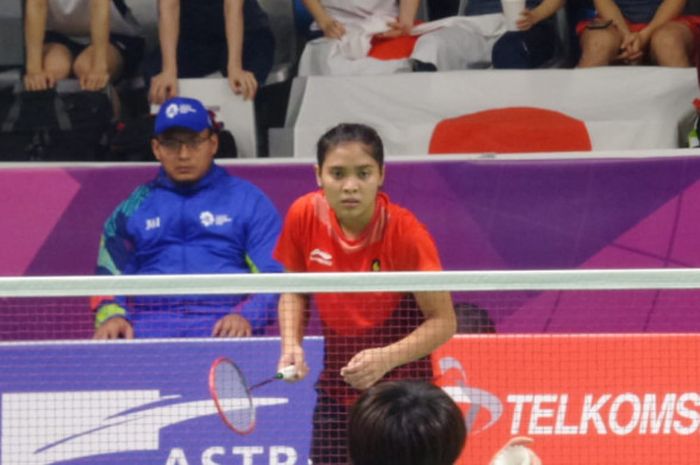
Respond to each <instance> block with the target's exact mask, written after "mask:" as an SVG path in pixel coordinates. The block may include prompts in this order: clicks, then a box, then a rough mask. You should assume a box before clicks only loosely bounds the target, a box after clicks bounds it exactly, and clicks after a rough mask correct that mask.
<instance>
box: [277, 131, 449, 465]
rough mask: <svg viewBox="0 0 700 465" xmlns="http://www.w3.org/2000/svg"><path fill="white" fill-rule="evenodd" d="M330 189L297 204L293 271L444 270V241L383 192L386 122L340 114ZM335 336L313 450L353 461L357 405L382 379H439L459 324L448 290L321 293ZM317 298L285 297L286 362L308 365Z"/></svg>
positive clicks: (325, 174)
mask: <svg viewBox="0 0 700 465" xmlns="http://www.w3.org/2000/svg"><path fill="white" fill-rule="evenodd" d="M315 169H316V179H317V181H318V185H319V187H320V190H318V191H315V192H311V193H309V194H306V195H304V196H302V197H300V198H299V199H297V200H296V201H295V202H294V204H293V205H292V206H291V207H290V210H289V212H288V214H287V217H286V219H285V224H284V227H283V231H282V234H281V236H280V239H279V242H278V244H277V248H276V250H275V258H276V259H277V260H279V261H280V262H281V263H282V264H283V265H284V266H285V268H286V270H287V271H290V272H329V271H332V272H338V271H342V272H352V271H376V272H381V271H438V270H440V269H441V264H440V259H439V257H438V252H437V249H436V247H435V243H434V241H433V239H432V237H431V235H430V233H429V232H428V231H427V230H426V228H425V226H423V225H422V224H421V223H420V222H419V221H418V220H417V219H416V217H415V216H414V215H413V214H412V213H411V212H409V211H408V210H406V209H404V208H402V207H400V206H398V205H396V204H394V203H392V202H391V201H390V200H389V197H388V196H387V195H386V194H385V193H383V192H381V187H382V184H383V182H384V176H385V169H384V149H383V145H382V141H381V139H380V138H379V135H378V134H377V132H376V131H375V130H374V129H372V128H370V127H368V126H365V125H361V124H340V125H338V126H336V127H334V128H332V129H331V130H329V131H328V132H327V133H326V134H324V135H323V136H322V137H321V138H320V140H319V141H318V145H317V165H316V167H315ZM313 297H314V300H315V304H316V308H318V311H319V314H320V317H321V320H322V323H323V334H324V341H325V348H324V368H323V371H322V373H321V376H320V378H319V380H318V383H317V385H316V390H317V392H318V399H317V404H316V408H315V411H314V433H313V440H312V448H311V449H312V450H311V459H312V460H313V463H314V465H322V464H328V463H346V462H347V447H346V441H347V438H346V431H347V414H348V407H349V406H350V405H351V404H352V403H353V401H354V400H355V399H356V397H357V396H358V395H359V393H360V391H362V390H365V389H367V388H369V387H370V386H372V385H374V384H375V383H376V382H377V381H379V380H381V379H423V380H429V379H432V369H431V363H430V360H429V357H428V355H429V354H430V353H431V352H432V351H433V350H434V349H435V348H437V347H438V346H439V345H441V344H442V343H444V342H445V341H447V340H448V339H449V338H450V337H451V336H452V335H453V334H454V331H455V327H456V318H455V314H454V309H453V306H452V299H451V297H450V294H449V293H447V292H415V293H411V294H408V295H402V294H401V293H392V292H378V293H371V294H367V293H361V294H350V293H341V292H336V293H318V294H316V295H314V296H313ZM307 309H308V302H307V298H306V297H305V296H304V295H302V294H283V295H282V296H281V297H280V303H279V324H280V332H281V336H282V338H281V340H282V347H281V356H280V360H279V367H280V368H282V367H286V366H288V365H294V366H296V367H297V370H296V371H297V377H298V378H302V377H304V376H305V375H306V374H307V373H308V366H307V364H306V361H305V358H304V351H303V349H302V337H303V333H304V321H305V316H306V315H305V314H306V311H307Z"/></svg>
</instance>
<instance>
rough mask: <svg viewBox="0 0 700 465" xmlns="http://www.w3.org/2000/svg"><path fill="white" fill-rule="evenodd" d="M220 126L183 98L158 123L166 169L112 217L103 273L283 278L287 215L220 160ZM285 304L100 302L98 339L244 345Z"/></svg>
mask: <svg viewBox="0 0 700 465" xmlns="http://www.w3.org/2000/svg"><path fill="white" fill-rule="evenodd" d="M217 145H218V137H217V133H216V126H215V124H214V123H213V121H212V119H211V117H210V115H209V113H208V111H207V110H206V108H204V106H203V105H202V103H201V102H199V101H198V100H195V99H189V98H183V97H176V98H173V99H171V100H168V101H166V102H165V103H164V104H163V105H162V106H161V108H160V111H159V112H158V115H157V116H156V120H155V134H154V137H153V140H152V143H151V146H152V149H153V153H154V154H155V157H156V158H157V159H158V161H159V162H160V164H161V168H160V172H159V173H158V175H157V176H156V178H155V179H153V180H152V181H151V182H149V183H147V184H144V185H142V186H139V187H137V188H136V190H135V191H134V192H133V193H132V194H131V195H130V196H129V198H127V199H126V200H125V201H124V202H122V203H121V204H120V205H119V206H118V207H117V208H116V210H114V213H112V215H111V216H110V217H109V218H108V219H107V221H106V222H105V226H104V232H103V234H102V237H101V239H100V250H99V256H98V262H97V273H98V274H102V275H121V274H148V275H155V274H198V273H254V272H258V271H259V272H264V273H275V272H281V271H282V267H281V265H280V264H278V263H277V262H276V261H275V260H273V259H272V249H273V247H274V246H275V242H276V241H277V237H278V235H279V232H280V225H281V221H280V217H279V215H278V213H277V211H276V210H275V207H274V206H273V205H272V203H271V202H270V200H269V199H268V198H267V197H266V196H265V194H263V193H262V192H261V191H260V190H259V189H258V188H257V187H255V186H254V185H252V184H251V183H249V182H247V181H244V180H243V179H240V178H237V177H234V176H230V175H229V174H228V173H227V172H226V171H225V170H224V169H223V168H221V167H219V166H217V165H216V164H215V163H214V162H213V158H214V154H215V153H216V150H217ZM276 305H277V296H276V295H271V294H255V295H253V296H246V295H235V296H206V297H205V296H183V297H161V296H158V297H129V298H125V297H115V298H101V299H100V302H99V305H98V308H97V312H96V315H95V327H96V331H95V338H97V339H114V338H132V337H134V336H137V337H203V336H209V335H212V336H219V337H241V336H250V335H251V334H260V333H261V332H262V331H263V330H264V328H265V326H266V325H267V324H268V323H269V322H270V320H271V319H272V317H273V315H274V311H275V308H276Z"/></svg>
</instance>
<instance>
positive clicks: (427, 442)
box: [348, 381, 467, 465]
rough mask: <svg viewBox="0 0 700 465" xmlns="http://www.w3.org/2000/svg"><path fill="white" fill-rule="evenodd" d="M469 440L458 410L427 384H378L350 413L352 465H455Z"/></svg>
mask: <svg viewBox="0 0 700 465" xmlns="http://www.w3.org/2000/svg"><path fill="white" fill-rule="evenodd" d="M466 439H467V430H466V426H465V423H464V418H463V416H462V412H461V410H460V409H459V407H458V406H457V404H456V403H455V402H454V401H453V400H452V398H451V397H450V396H449V395H447V393H445V391H443V390H442V389H441V388H439V387H437V386H434V385H432V384H429V383H427V382H418V381H395V382H385V383H379V384H376V385H374V386H373V387H371V388H370V389H368V390H367V391H365V392H364V393H363V394H362V396H361V397H360V398H359V399H358V401H357V402H356V403H355V405H354V406H353V407H352V409H351V410H350V421H349V427H348V448H349V453H350V460H351V462H352V464H353V465H452V464H453V463H454V462H455V461H456V460H457V458H458V457H459V454H460V453H461V451H462V448H463V447H464V445H465V443H466Z"/></svg>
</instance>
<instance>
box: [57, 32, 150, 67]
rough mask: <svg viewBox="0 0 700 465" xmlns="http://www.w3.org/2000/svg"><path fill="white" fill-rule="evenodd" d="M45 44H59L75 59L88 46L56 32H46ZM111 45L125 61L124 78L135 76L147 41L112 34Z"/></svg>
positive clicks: (110, 37)
mask: <svg viewBox="0 0 700 465" xmlns="http://www.w3.org/2000/svg"><path fill="white" fill-rule="evenodd" d="M44 43H45V44H46V43H58V44H61V45H65V46H66V47H67V48H68V50H70V52H71V54H72V55H73V58H75V57H77V56H78V55H80V53H81V52H82V51H83V50H85V49H86V48H87V46H88V44H83V43H80V42H77V41H75V40H73V39H71V38H70V37H69V36H67V35H65V34H61V33H59V32H54V31H46V35H45V36H44ZM109 43H110V44H112V45H113V46H114V47H115V48H116V49H117V50H118V51H119V54H120V55H121V56H122V60H123V61H124V70H123V72H122V77H131V76H133V75H134V74H135V73H136V71H137V70H138V68H139V66H140V65H141V60H142V59H143V51H144V48H145V46H146V41H145V40H144V39H143V38H142V37H136V36H128V35H124V34H110V35H109Z"/></svg>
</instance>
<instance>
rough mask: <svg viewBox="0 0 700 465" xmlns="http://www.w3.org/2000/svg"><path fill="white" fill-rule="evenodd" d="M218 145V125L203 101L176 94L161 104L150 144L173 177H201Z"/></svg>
mask: <svg viewBox="0 0 700 465" xmlns="http://www.w3.org/2000/svg"><path fill="white" fill-rule="evenodd" d="M218 147H219V138H218V136H217V134H216V125H215V124H214V122H213V121H212V119H211V116H210V114H209V111H208V110H207V109H206V108H205V107H204V105H203V104H202V102H200V101H199V100H196V99H192V98H185V97H174V98H171V99H170V100H167V101H165V102H164V103H163V105H161V107H160V110H159V111H158V115H157V116H156V121H155V129H154V134H153V139H152V141H151V148H152V149H153V154H154V155H155V157H156V159H157V160H158V161H159V162H160V163H161V165H163V170H165V174H167V175H168V177H169V178H170V179H171V180H173V181H174V182H176V183H182V184H188V183H194V182H197V181H199V180H200V179H202V178H203V177H204V176H205V175H206V174H207V172H208V171H209V169H210V168H211V165H212V162H213V160H214V155H216V151H217V149H218Z"/></svg>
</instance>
